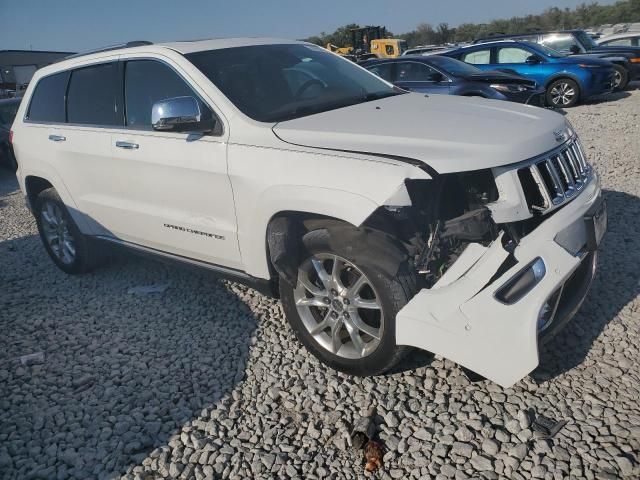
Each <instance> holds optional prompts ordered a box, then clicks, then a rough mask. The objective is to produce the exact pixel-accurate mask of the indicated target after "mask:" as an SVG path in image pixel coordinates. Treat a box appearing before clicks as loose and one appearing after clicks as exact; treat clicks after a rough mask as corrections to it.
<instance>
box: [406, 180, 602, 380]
mask: <svg viewBox="0 0 640 480" xmlns="http://www.w3.org/2000/svg"><path fill="white" fill-rule="evenodd" d="M601 204H602V197H601V192H600V186H599V182H598V178H597V175H596V174H595V173H594V178H593V179H592V181H591V182H590V183H589V185H587V186H586V187H585V189H584V190H583V191H582V193H581V194H580V195H579V196H577V197H576V198H575V199H574V200H573V201H571V202H570V203H568V204H567V205H566V206H564V207H563V208H562V209H560V210H558V211H557V212H555V213H554V214H553V215H552V216H550V217H549V218H548V219H547V220H545V221H544V222H542V223H541V224H540V225H539V226H538V227H537V228H536V229H535V230H533V231H532V232H531V233H530V234H529V235H527V236H526V237H524V238H522V240H521V242H520V243H519V245H518V246H517V247H516V249H515V250H514V252H513V255H514V257H515V259H516V264H515V265H514V266H512V267H511V268H508V269H507V270H506V271H505V272H504V273H502V274H501V275H499V274H498V273H497V272H500V271H501V267H503V263H504V262H505V260H506V259H507V257H508V256H509V253H508V252H507V251H506V250H505V249H504V247H503V245H502V241H501V240H502V238H501V237H500V238H498V239H497V240H496V241H494V242H493V243H492V244H491V245H490V246H489V247H488V248H484V247H476V248H475V251H476V254H477V259H476V260H474V261H473V263H472V264H471V265H470V266H469V267H468V268H467V267H466V266H465V267H464V269H463V271H460V270H461V269H460V268H458V271H459V272H460V274H459V276H458V277H457V278H455V279H451V278H450V277H449V278H447V280H446V281H445V282H443V280H444V278H445V277H443V278H442V279H441V280H440V281H439V282H438V283H437V284H436V285H435V286H434V287H433V288H432V289H423V290H421V291H420V292H418V293H417V294H416V295H415V296H414V297H413V298H412V299H411V301H409V303H408V304H407V305H405V307H404V308H403V309H402V310H400V312H398V315H397V320H396V341H397V343H398V344H401V345H411V346H414V347H418V348H422V349H425V350H428V351H431V352H433V353H436V354H438V355H442V356H443V357H446V358H448V359H450V360H452V361H454V362H457V363H459V364H460V365H463V366H465V367H467V368H469V369H471V370H473V371H475V372H477V373H479V374H481V375H483V376H485V377H486V378H488V379H490V380H493V381H494V382H496V383H498V384H499V385H502V386H503V387H509V386H511V385H513V384H514V383H515V382H517V381H518V380H520V379H521V378H522V377H524V376H525V375H527V374H528V373H529V372H531V370H533V369H534V368H535V367H536V366H537V365H538V333H539V329H538V320H539V318H540V316H541V312H542V311H543V308H548V303H549V302H553V303H554V305H553V306H555V307H557V313H556V315H557V317H561V316H562V317H563V318H562V319H559V318H557V320H558V324H560V323H565V322H566V321H567V320H568V318H570V317H571V316H572V315H573V314H575V311H576V310H577V308H578V307H579V306H580V304H581V303H582V300H584V297H585V295H586V291H587V290H588V288H589V285H590V283H591V279H592V277H593V268H591V269H587V270H588V271H590V272H591V273H590V274H589V275H590V277H589V278H588V281H587V282H586V284H584V282H583V287H582V289H581V291H580V292H573V293H572V292H569V290H567V291H561V290H560V289H562V287H563V286H564V285H565V284H566V285H567V286H570V285H571V281H570V279H572V278H574V273H576V272H579V267H580V265H581V264H582V262H583V261H591V262H592V264H593V262H594V261H595V257H596V256H595V253H589V252H588V250H587V249H588V248H590V249H591V250H592V251H594V250H595V246H594V245H593V244H592V240H591V239H590V238H591V237H592V236H593V235H592V232H590V231H589V229H588V227H583V225H585V224H586V223H587V222H586V221H585V217H588V216H589V215H593V212H594V211H595V210H596V209H598V210H599V211H603V209H604V205H602V206H601V207H600V205H601ZM603 221H604V223H605V228H606V211H605V213H604V220H603ZM600 236H601V235H600ZM558 241H560V242H562V245H561V244H560V243H558ZM563 245H564V246H563ZM567 245H568V246H569V247H568V246H567ZM576 247H579V249H580V251H578V252H575V251H572V249H573V248H576ZM567 248H569V250H567ZM461 258H462V256H461ZM537 258H542V260H543V261H544V264H545V267H546V273H545V275H544V277H543V278H542V279H541V280H540V281H539V282H538V283H537V284H536V285H535V286H534V287H533V288H532V289H531V290H530V291H529V292H528V293H527V294H526V295H525V296H524V297H523V298H521V299H519V300H518V301H516V302H515V303H512V304H505V303H502V302H500V301H498V300H497V299H496V298H495V294H496V292H497V291H498V290H499V289H500V288H501V287H502V286H504V285H505V284H506V283H507V282H509V280H511V279H512V278H513V277H514V275H516V274H517V273H518V272H520V271H521V270H522V269H523V268H524V267H525V266H527V265H529V264H531V263H532V262H534V260H536V259H537ZM458 262H460V259H459V260H458V261H457V262H456V263H455V264H454V265H453V266H452V267H451V269H450V270H452V269H454V267H456V265H457V264H458ZM502 269H504V267H503V268H502ZM447 273H449V272H447ZM445 276H446V274H445ZM576 276H578V277H580V278H582V277H584V275H579V274H576ZM496 277H497V278H496ZM584 285H586V286H584ZM563 290H564V289H563ZM574 290H575V289H574ZM558 292H560V293H558ZM576 293H577V294H576ZM558 299H560V300H562V302H561V301H559V300H558ZM561 305H568V306H569V307H570V308H564V307H563V308H564V310H562V311H561V309H560V306H561ZM553 323H554V322H552V323H551V324H550V328H549V332H552V331H553V332H556V331H557V328H556V325H554V324H553ZM545 335H546V334H545Z"/></svg>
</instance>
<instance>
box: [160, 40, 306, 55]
mask: <svg viewBox="0 0 640 480" xmlns="http://www.w3.org/2000/svg"><path fill="white" fill-rule="evenodd" d="M282 43H300V44H303V43H306V42H300V41H297V40H287V39H283V38H269V37H237V38H212V39H209V40H190V41H184V42H169V43H158V44H155V45H157V46H159V47H167V48H170V49H172V50H175V51H176V52H180V53H182V54H188V53H194V52H202V51H205V50H218V49H221V48H233V47H249V46H252V45H273V44H282Z"/></svg>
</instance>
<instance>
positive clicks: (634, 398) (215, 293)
mask: <svg viewBox="0 0 640 480" xmlns="http://www.w3.org/2000/svg"><path fill="white" fill-rule="evenodd" d="M636 88H637V87H636ZM566 116H567V118H568V119H569V120H570V121H571V122H572V124H573V125H574V127H575V129H576V130H577V131H578V133H579V135H580V137H581V139H582V142H583V145H584V146H585V147H586V150H587V155H588V157H589V160H590V161H591V162H592V164H594V165H595V167H596V169H597V171H598V172H599V174H600V176H601V180H602V184H603V188H604V195H605V197H606V200H607V204H608V211H609V231H608V234H607V236H606V237H605V240H604V242H603V245H602V249H601V252H600V259H599V271H598V275H597V277H596V279H595V281H594V284H593V287H592V290H591V292H590V294H589V296H588V298H587V300H586V302H585V304H584V305H583V307H582V308H581V310H580V311H579V313H578V314H577V316H576V317H575V318H574V320H573V321H572V322H571V323H570V324H569V325H568V326H567V328H566V329H565V330H564V331H563V332H562V333H561V334H560V335H559V336H558V337H556V338H555V339H554V340H552V341H551V342H550V343H549V344H548V345H546V346H545V347H544V348H543V349H542V351H541V365H540V367H539V368H538V369H537V370H536V371H535V372H533V373H532V375H530V376H529V377H527V378H525V379H523V380H522V381H520V382H519V383H517V384H516V385H515V386H514V387H512V388H508V389H503V388H501V387H499V386H497V385H495V384H493V383H491V382H489V381H479V382H471V381H470V380H469V378H468V377H467V376H466V375H465V373H464V372H463V371H462V370H461V369H460V368H459V367H458V366H457V365H455V364H453V363H452V362H449V361H447V360H443V359H442V358H439V357H435V358H434V357H432V356H430V355H428V354H426V353H423V352H415V353H413V354H412V355H411V356H410V357H409V358H407V359H406V361H404V363H403V364H402V365H401V368H399V369H398V370H397V372H395V373H392V374H388V375H384V376H380V377H376V378H352V377H348V376H345V375H342V374H339V373H336V372H335V371H333V370H331V369H329V368H327V367H325V366H323V365H321V364H320V363H319V362H318V361H317V360H316V359H315V358H313V357H312V356H311V355H309V354H308V353H307V352H306V351H305V350H304V349H303V348H302V347H301V346H300V345H299V344H298V342H297V341H296V340H295V338H294V336H293V334H292V333H291V330H290V329H289V327H288V325H287V323H286V321H285V319H284V317H283V314H282V309H281V306H280V304H279V302H278V301H276V300H272V299H268V298H266V297H264V296H262V295H260V294H258V293H256V292H255V291H253V290H251V289H247V288H245V287H243V286H239V285H236V284H233V283H228V282H221V281H218V280H216V279H215V278H214V277H212V276H211V275H210V274H208V273H203V272H197V271H192V270H186V269H183V268H181V267H177V266H172V265H166V264H163V263H158V262H156V261H153V260H148V259H142V258H138V257H133V256H128V255H117V256H116V257H115V258H114V260H113V261H112V262H111V263H110V264H109V265H107V266H105V267H103V268H101V269H99V270H97V271H95V272H93V273H91V274H87V275H82V276H68V275H65V274H64V273H62V272H60V271H59V270H57V269H56V267H55V266H54V264H53V263H52V262H51V261H50V260H49V259H48V258H47V256H46V254H45V251H44V249H43V248H42V246H41V244H40V240H39V238H38V236H37V231H36V227H35V223H34V221H33V219H32V217H31V215H30V213H29V212H28V210H27V209H26V207H25V204H24V200H23V197H22V195H21V194H20V193H19V192H17V184H16V182H15V178H13V177H12V176H11V175H10V174H9V173H8V172H6V171H4V170H0V172H1V173H0V332H1V333H0V478H2V479H24V478H43V479H51V478H58V479H66V478H78V479H88V478H120V477H122V478H129V479H133V478H136V479H140V478H145V479H149V478H184V479H187V478H196V479H199V480H200V479H205V478H206V479H212V478H242V479H244V478H304V479H314V478H318V479H321V478H334V479H343V478H344V479H346V478H365V477H370V476H371V474H368V473H365V472H364V468H363V467H364V462H363V456H362V453H361V452H353V451H351V450H350V448H349V445H348V438H349V432H350V427H351V426H352V423H353V421H354V419H356V418H358V416H360V415H363V414H364V413H365V412H367V411H369V410H370V409H371V407H375V409H376V411H377V416H376V418H375V423H376V426H377V431H378V437H379V440H380V441H381V442H382V443H383V444H384V445H385V449H386V450H385V452H386V453H385V454H384V458H383V461H382V464H383V468H382V469H381V470H379V471H378V472H376V473H375V476H376V478H385V479H388V478H438V479H446V478H455V479H465V478H486V479H496V478H510V479H524V478H541V479H548V480H551V479H554V480H555V479H562V478H568V477H571V478H587V479H592V478H598V479H614V478H628V479H632V478H639V477H640V454H639V452H640V402H639V399H640V355H639V350H640V338H639V333H640V299H639V297H640V296H639V294H640V273H639V272H640V268H639V266H640V235H639V234H640V160H639V159H640V90H637V89H632V90H630V91H628V92H622V93H618V94H615V95H611V96H609V97H606V98H603V99H601V100H596V101H592V102H590V103H588V104H586V105H582V106H578V107H576V108H573V109H571V110H569V111H568V112H566ZM140 287H143V288H140ZM160 287H162V288H160ZM31 354H35V355H31ZM25 355H31V356H30V357H26V358H25V357H24V356H25ZM21 358H22V360H21ZM537 415H543V416H545V417H548V418H550V419H553V420H557V421H560V420H564V421H566V422H567V424H566V425H564V426H563V427H562V428H561V429H560V430H559V431H558V432H557V433H555V436H553V437H552V438H543V436H541V435H540V434H539V433H538V432H536V425H532V421H533V420H534V419H535V416H537Z"/></svg>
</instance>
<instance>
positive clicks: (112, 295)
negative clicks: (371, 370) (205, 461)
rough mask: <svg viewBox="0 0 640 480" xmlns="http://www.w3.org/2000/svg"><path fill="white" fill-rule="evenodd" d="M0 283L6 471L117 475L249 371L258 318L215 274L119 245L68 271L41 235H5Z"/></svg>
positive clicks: (5, 474)
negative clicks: (118, 250) (26, 360)
mask: <svg viewBox="0 0 640 480" xmlns="http://www.w3.org/2000/svg"><path fill="white" fill-rule="evenodd" d="M153 284H167V285H168V287H167V288H166V290H165V291H164V292H162V293H154V294H144V295H143V294H140V295H136V294H130V293H128V289H129V288H131V287H135V286H144V285H153ZM0 285H1V287H0V330H1V331H2V334H1V335H0V392H2V393H0V472H1V473H0V477H2V478H3V479H4V478H8V479H10V478H16V479H17V478H19V479H22V478H46V479H49V478H65V479H66V478H81V479H86V478H105V477H107V476H109V478H111V476H113V475H114V474H117V475H118V476H119V475H121V474H123V473H124V472H125V471H126V470H127V468H129V467H130V466H134V465H139V464H140V463H141V462H142V461H143V460H144V459H145V458H147V457H149V454H150V453H151V452H152V451H153V450H154V449H155V448H156V447H164V448H166V445H167V443H168V442H169V437H170V436H171V435H173V434H175V433H179V432H180V430H181V428H182V427H183V426H184V425H185V424H188V422H190V421H192V420H193V419H194V418H200V419H202V418H207V417H208V413H206V414H203V413H202V412H203V409H207V412H208V411H211V409H212V408H215V405H216V404H217V403H219V402H220V401H221V399H223V398H225V397H228V396H229V395H230V392H232V390H233V389H234V387H235V386H236V385H237V383H238V382H239V381H240V380H241V379H242V378H243V375H244V370H245V365H246V362H247V358H248V354H249V347H250V344H251V337H252V335H253V332H254V330H255V328H256V320H255V317H254V315H253V314H252V313H251V311H250V309H249V307H248V306H247V305H246V304H245V303H243V301H242V300H241V299H239V298H238V296H237V295H236V294H234V293H233V292H230V291H229V290H228V289H227V288H226V286H225V285H224V284H223V283H221V282H219V281H217V279H216V278H215V277H213V276H211V275H210V274H205V273H202V272H197V271H195V272H194V271H192V270H185V269H183V268H180V267H173V266H168V265H165V264H161V263H158V262H153V261H150V260H147V259H143V258H139V257H135V256H129V255H118V256H117V257H116V258H115V259H114V260H113V261H112V262H111V263H110V264H109V265H107V266H105V267H103V268H100V269H98V270H96V271H95V272H94V273H92V274H86V275H79V276H70V275H65V274H64V273H62V272H60V271H59V270H57V269H56V268H55V266H54V265H53V264H52V262H51V261H50V260H49V259H48V257H47V256H46V253H45V251H44V249H43V248H42V246H41V245H40V240H39V238H38V237H37V236H35V235H31V236H27V237H22V238H19V239H15V240H8V241H4V242H0ZM37 352H43V353H44V361H43V360H42V359H35V361H33V363H32V364H27V365H22V364H21V362H20V361H19V357H20V356H22V355H26V354H32V353H37ZM183 435H185V434H184V433H183ZM192 438H193V437H192ZM192 441H193V440H192ZM169 443H170V442H169ZM169 461H170V460H169ZM167 465H168V463H167Z"/></svg>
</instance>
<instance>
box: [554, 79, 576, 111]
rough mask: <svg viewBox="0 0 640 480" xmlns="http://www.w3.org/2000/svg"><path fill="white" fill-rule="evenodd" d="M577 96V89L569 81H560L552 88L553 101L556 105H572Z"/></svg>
mask: <svg viewBox="0 0 640 480" xmlns="http://www.w3.org/2000/svg"><path fill="white" fill-rule="evenodd" d="M575 96H576V90H575V89H574V88H573V87H572V86H571V85H569V84H568V83H565V82H561V83H558V84H557V85H556V86H554V87H553V88H552V89H551V101H552V102H553V104H554V105H562V106H567V105H570V104H571V102H572V101H573V99H574V98H575Z"/></svg>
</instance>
